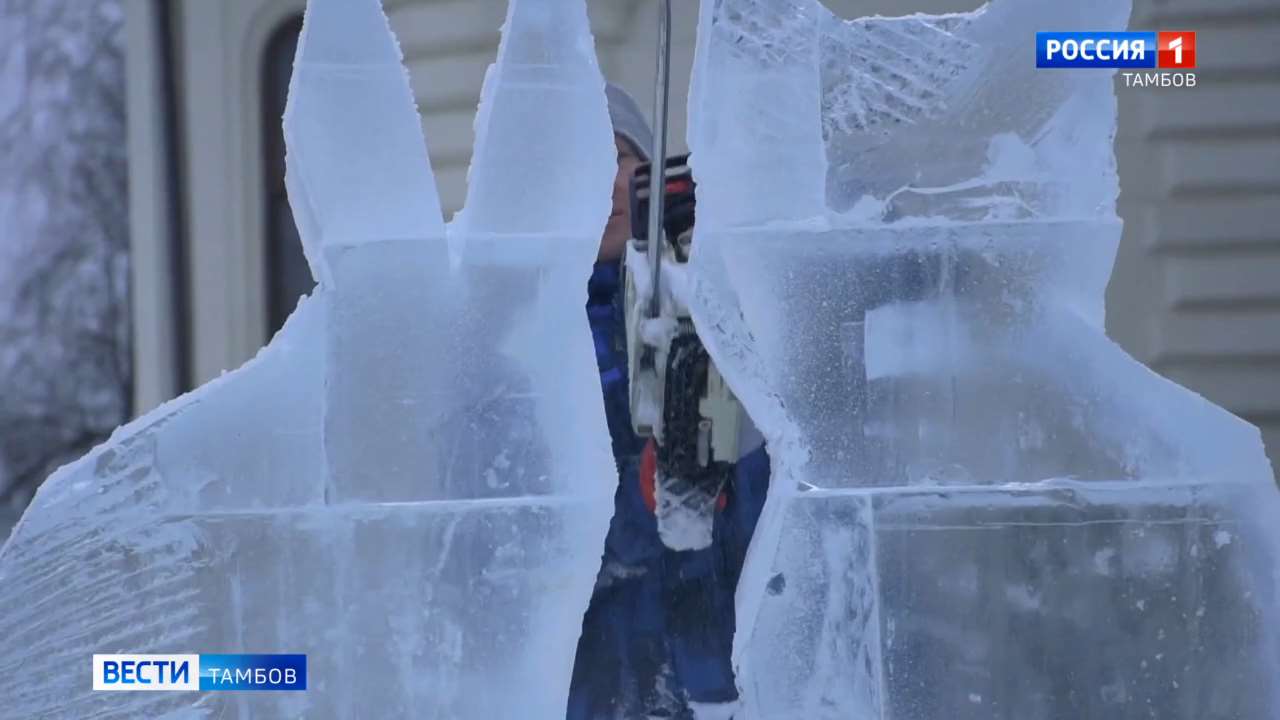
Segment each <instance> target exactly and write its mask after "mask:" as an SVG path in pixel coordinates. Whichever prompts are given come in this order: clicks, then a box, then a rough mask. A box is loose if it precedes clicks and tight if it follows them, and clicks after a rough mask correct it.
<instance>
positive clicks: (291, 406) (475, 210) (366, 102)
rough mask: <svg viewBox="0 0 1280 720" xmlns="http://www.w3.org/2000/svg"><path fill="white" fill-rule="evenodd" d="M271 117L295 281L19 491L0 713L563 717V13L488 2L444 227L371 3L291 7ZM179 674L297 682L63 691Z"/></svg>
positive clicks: (599, 96) (600, 222)
mask: <svg viewBox="0 0 1280 720" xmlns="http://www.w3.org/2000/svg"><path fill="white" fill-rule="evenodd" d="M284 122H285V138H286V143H287V146H288V169H289V171H288V184H289V191H290V201H291V203H292V204H293V207H294V211H295V216H296V217H297V218H298V222H299V227H300V230H301V233H302V238H303V242H304V245H305V248H306V251H307V258H308V261H309V262H310V264H311V268H312V271H313V273H314V274H315V276H316V278H317V280H318V282H319V286H318V288H317V290H316V292H315V293H314V294H313V295H312V296H311V297H309V298H307V299H305V300H304V301H303V302H302V303H301V304H300V305H299V307H298V309H297V310H296V311H295V312H294V314H293V315H292V316H291V317H290V319H289V321H288V322H287V323H286V325H285V327H284V329H283V330H281V332H280V333H279V334H278V335H277V336H276V337H275V338H273V339H272V341H271V343H270V344H269V345H268V346H267V347H266V348H264V349H263V350H262V351H261V352H260V353H259V355H258V357H257V358H255V359H254V360H253V361H251V362H249V363H248V364H246V365H245V366H244V367H242V368H240V369H239V370H236V371H235V372H232V373H230V374H227V375H225V376H223V377H222V378H219V379H218V380H215V381H213V382H212V383H210V384H209V385H207V386H205V387H202V388H200V389H198V390H196V391H194V392H192V393H189V394H187V395H185V396H183V397H181V398H179V399H177V400H174V401H172V402H170V403H167V404H165V405H164V406H162V407H161V408H158V409H157V410H155V411H154V412H152V413H149V414H148V415H146V416H144V417H142V418H139V419H138V420H136V421H134V422H133V423H131V424H129V425H127V426H125V427H122V428H120V429H119V430H117V431H116V433H115V434H114V435H113V436H112V438H111V440H110V441H109V442H108V443H106V444H105V445H103V446H101V447H99V448H97V449H95V450H94V451H92V452H91V453H90V454H89V455H88V456H86V457H85V458H83V459H81V460H80V461H78V462H76V463H73V464H71V465H69V466H67V467H65V468H63V469H61V470H60V471H58V472H57V473H56V474H55V475H54V476H53V477H51V478H50V479H49V480H48V481H47V482H46V483H45V485H44V487H43V488H42V489H41V491H40V493H39V494H38V495H37V496H36V498H35V500H34V501H33V503H32V505H31V507H30V508H29V510H28V511H27V513H26V515H25V516H24V518H23V519H22V521H21V523H20V524H19V526H18V527H17V528H16V529H15V530H14V532H13V535H12V536H11V539H10V540H9V542H8V543H7V544H6V545H5V547H4V548H3V550H2V551H0V671H2V672H0V718H14V719H17V718H22V719H24V720H25V719H27V718H35V717H50V718H52V717H58V718H63V717H65V718H73V717H74V718H85V717H101V718H138V717H161V716H164V717H174V718H178V717H181V718H188V717H210V718H212V717H218V718H250V717H257V718H283V717H308V718H355V717H388V718H392V717H424V718H450V719H453V718H461V719H465V718H476V719H481V718H483V719H485V720H489V719H491V718H556V717H563V716H564V710H565V705H566V698H567V693H568V685H569V676H570V671H571V668H572V664H573V656H574V651H575V648H576V644H577V639H578V634H579V632H580V629H581V621H582V615H583V613H584V611H585V610H586V606H587V601H588V598H589V596H590V593H591V589H592V586H593V584H594V580H595V576H596V572H597V569H598V567H599V556H600V548H601V547H602V546H603V540H604V533H605V530H606V528H607V526H608V523H609V518H610V516H611V514H612V508H613V503H612V496H613V491H614V488H615V487H616V482H617V475H616V470H615V468H614V463H613V459H612V457H611V454H610V450H609V439H608V434H607V429H606V428H607V425H606V423H605V417H604V409H603V405H602V402H601V398H600V391H599V378H598V375H597V372H596V369H595V363H594V353H593V349H592V341H591V337H590V332H589V329H588V325H587V323H586V319H585V317H584V316H583V311H582V306H583V300H584V296H585V284H586V279H587V278H588V276H589V275H590V272H591V267H592V263H593V261H594V258H595V254H596V249H597V247H598V244H599V240H600V236H601V234H602V232H603V229H604V225H605V222H606V219H607V216H608V214H609V211H610V205H611V199H610V188H611V182H612V178H613V173H614V167H615V149H614V145H613V139H612V135H611V130H610V126H609V120H608V114H607V111H606V104H605V96H604V81H603V79H602V77H601V75H600V72H599V69H598V68H597V66H596V61H595V57H594V52H593V49H592V41H591V36H590V33H589V30H588V25H587V22H586V9H585V5H584V4H583V3H582V2H581V0H577V1H576V2H565V1H564V0H512V3H511V7H510V9H509V11H508V16H507V21H506V24H505V25H504V29H503V39H502V45H501V48H500V50H499V54H498V59H497V61H496V63H495V65H494V66H493V67H492V68H491V69H490V71H489V75H488V77H487V80H486V83H485V88H484V100H483V105H482V107H481V111H480V116H479V119H478V121H477V135H478V138H479V139H478V141H477V143H478V144H477V148H476V153H475V158H476V159H475V164H474V166H473V168H472V171H471V176H470V187H469V196H468V202H467V206H466V209H465V210H464V212H463V213H462V214H461V219H460V220H459V221H458V222H456V223H454V224H452V225H450V226H446V224H445V223H444V222H443V219H442V218H441V215H440V206H439V201H438V199H437V195H436V188H435V183H434V179H433V177H432V173H431V168H430V165H429V164H428V159H427V152H426V144H425V142H424V139H423V137H422V134H421V129H420V127H421V126H420V121H419V117H418V113H417V110H416V107H415V105H414V101H413V97H412V95H411V93H410V90H409V84H408V81H407V77H406V74H405V70H404V67H403V66H402V64H401V57H400V53H399V49H398V47H397V45H396V42H395V39H394V37H393V36H392V35H391V32H390V30H389V28H388V25H387V21H386V18H385V16H384V15H383V13H382V11H381V9H380V7H379V4H378V2H377V1H376V0H311V1H310V3H309V5H308V8H307V13H306V16H305V21H304V25H303V31H302V38H301V40H300V43H299V47H298V54H297V58H296V60H295V66H294V78H293V82H292V84H291V86H290V98H289V105H288V110H287V111H286V116H285V121H284ZM522 144H523V146H524V147H523V148H522V147H521V146H522ZM528 148H536V151H535V152H530V151H528ZM566 157H571V158H573V159H574V162H572V163H565V162H562V161H561V159H562V158H566ZM196 170H197V171H198V168H197V169H196ZM513 179H515V180H516V181H515V182H513V181H512V180H513ZM544 181H545V182H544ZM531 198H532V199H531ZM179 652H185V653H263V652H280V653H306V654H307V656H308V660H309V670H310V672H309V677H308V683H309V687H308V689H307V691H306V692H297V693H288V692H285V693H218V694H190V693H179V694H174V693H94V692H92V691H91V685H90V672H89V668H90V659H91V655H92V654H94V653H179ZM77 668H78V669H79V670H77Z"/></svg>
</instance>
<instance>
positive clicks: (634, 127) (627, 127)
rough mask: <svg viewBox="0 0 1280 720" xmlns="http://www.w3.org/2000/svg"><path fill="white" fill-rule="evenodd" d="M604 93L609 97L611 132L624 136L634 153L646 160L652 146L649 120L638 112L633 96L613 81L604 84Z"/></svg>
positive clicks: (638, 108)
mask: <svg viewBox="0 0 1280 720" xmlns="http://www.w3.org/2000/svg"><path fill="white" fill-rule="evenodd" d="M604 94H605V96H606V97H607V98H608V99H609V120H611V121H612V122H613V132H614V133H616V134H618V135H621V136H622V137H624V138H626V140H627V142H629V143H631V147H632V149H633V150H635V151H636V154H637V155H639V156H640V157H641V158H642V159H644V160H648V159H649V153H650V152H651V151H652V148H653V131H652V130H650V129H649V121H648V120H646V119H645V117H644V113H642V112H640V106H639V105H637V104H636V101H635V98H633V97H631V96H630V95H628V94H627V91H626V90H623V89H622V88H620V87H618V86H617V85H614V84H613V83H606V84H605V87H604Z"/></svg>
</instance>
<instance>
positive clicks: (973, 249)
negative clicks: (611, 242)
mask: <svg viewBox="0 0 1280 720" xmlns="http://www.w3.org/2000/svg"><path fill="white" fill-rule="evenodd" d="M1128 15H1129V3H1128V2H1117V1H1116V0H1085V1H1084V2H1072V3H1062V2H1056V1H1052V0H995V2H993V3H990V4H988V5H986V6H984V7H983V8H981V9H979V10H977V11H975V12H971V13H964V14H954V15H945V16H923V15H914V16H907V17H901V18H866V19H860V20H854V21H844V20H841V19H839V18H837V17H835V16H834V15H832V14H831V13H830V12H828V11H827V10H826V9H825V8H824V7H823V6H822V5H821V3H819V2H818V1H817V0H721V1H720V2H715V3H704V4H703V5H702V9H701V17H700V24H699V29H698V47H697V51H696V58H695V63H694V83H693V88H692V90H691V94H690V102H689V127H690V138H689V141H690V148H691V150H692V152H693V155H692V165H693V168H694V173H695V177H696V179H697V181H698V193H699V200H698V203H699V204H698V224H697V226H696V229H695V240H694V243H693V245H694V250H693V257H692V259H691V263H690V288H691V294H692V300H691V305H692V311H693V315H694V320H695V323H696V325H697V327H698V331H699V334H700V335H701V336H702V337H703V339H704V341H705V342H706V344H707V346H708V348H709V350H710V351H711V354H712V356H713V358H714V359H715V361H716V364H717V367H718V368H719V369H720V370H721V372H722V373H723V374H724V375H725V377H726V378H728V380H729V382H730V384H731V385H732V387H733V389H734V391H735V392H736V393H737V395H738V396H739V397H740V398H741V399H742V400H743V402H744V403H745V404H746V406H747V408H748V411H749V412H750V414H751V416H752V418H753V419H754V420H755V421H756V424H757V425H758V426H759V427H760V428H761V430H762V431H763V432H764V434H765V436H766V439H767V441H768V444H769V450H770V455H771V458H772V461H773V468H772V469H773V482H772V486H771V489H770V496H769V500H768V502H767V504H766V507H765V510H764V513H763V515H762V518H761V520H760V523H759V525H758V526H757V530H756V535H755V538H754V539H753V542H752V547H751V551H750V553H749V557H748V560H747V565H746V567H745V568H744V571H743V575H742V580H741V582H740V584H739V590H738V615H737V617H738V634H737V636H736V638H735V648H734V654H735V663H736V665H737V668H738V672H739V681H740V684H741V686H742V690H743V695H744V703H745V708H744V711H743V715H744V716H745V717H750V718H771V719H774V718H776V719H782V718H804V719H805V720H811V719H813V718H857V719H858V720H867V719H871V718H876V719H885V720H887V719H888V718H894V719H895V720H943V719H944V718H945V719H947V720H950V719H951V718H974V719H975V720H976V719H977V718H984V719H986V718H1000V719H1001V720H1049V719H1056V718H1086V717H1087V718H1108V720H1111V719H1113V718H1151V717H1156V718H1161V720H1205V719H1206V718H1214V719H1221V720H1226V719H1227V718H1242V719H1247V720H1263V719H1269V718H1274V717H1277V716H1280V693H1278V691H1277V690H1276V688H1274V687H1273V685H1274V683H1271V682H1270V681H1269V680H1268V678H1273V677H1275V676H1276V675H1277V672H1280V636H1278V634H1277V627H1280V604H1278V603H1280V593H1278V587H1280V582H1278V578H1277V571H1276V563H1277V560H1280V553H1278V550H1280V524H1277V522H1276V518H1280V495H1278V494H1277V491H1276V488H1275V485H1274V477H1273V474H1272V471H1271V468H1270V466H1269V464H1268V462H1267V460H1266V457H1265V455H1264V453H1263V449H1262V444H1261V439H1260V436H1259V433H1258V431H1257V429H1256V428H1253V427H1252V426H1250V425H1248V424H1247V423H1245V422H1243V421H1241V420H1239V419H1238V418H1236V417H1234V416H1232V415H1230V414H1229V413H1227V412H1225V411H1223V410H1221V409H1219V408H1216V407H1214V406H1213V405H1211V404H1210V403H1208V402H1207V401H1205V400H1204V399H1203V398H1200V397H1199V396H1197V395H1195V394H1193V393H1190V392H1188V391H1186V390H1183V389H1182V388H1179V387H1177V386H1176V385H1174V384H1172V383H1170V382H1168V381H1166V380H1164V379H1163V378H1161V377H1159V376H1158V375H1156V374H1155V373H1153V372H1151V371H1150V370H1148V369H1147V368H1145V367H1143V366H1142V365H1140V364H1139V363H1136V362H1135V361H1133V360H1132V359H1131V358H1129V357H1128V356H1127V355H1126V354H1125V353H1124V352H1123V351H1122V350H1121V349H1120V348H1119V347H1118V346H1116V345H1115V344H1114V343H1113V342H1111V341H1110V340H1108V339H1107V338H1106V336H1105V334H1104V331H1103V317H1104V308H1103V295H1104V290H1105V288H1106V283H1107V281H1108V278H1109V276H1110V273H1111V266H1112V263H1113V260H1114V256H1115V252H1116V247H1117V244H1118V242H1119V239H1120V232H1121V223H1120V221H1119V219H1118V218H1117V217H1116V214H1115V199H1116V195H1117V193H1118V185H1117V179H1116V173H1115V161H1114V156H1113V152H1112V147H1111V143H1112V138H1113V136H1114V133H1115V99H1114V96H1113V90H1112V77H1111V73H1109V72H1106V71H1097V70H1068V71H1054V72H1050V71H1037V70H1036V69H1035V67H1034V62H1033V61H1032V60H1031V58H1032V57H1033V56H1034V42H1035V32H1036V31H1037V30H1044V29H1054V28H1088V29H1092V30H1106V29H1122V28H1123V27H1124V26H1125V24H1126V23H1127V20H1128Z"/></svg>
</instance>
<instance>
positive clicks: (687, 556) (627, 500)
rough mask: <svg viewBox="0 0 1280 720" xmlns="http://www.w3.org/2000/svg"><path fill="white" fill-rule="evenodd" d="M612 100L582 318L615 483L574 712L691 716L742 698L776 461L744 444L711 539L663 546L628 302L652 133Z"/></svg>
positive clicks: (628, 104) (579, 719)
mask: <svg viewBox="0 0 1280 720" xmlns="http://www.w3.org/2000/svg"><path fill="white" fill-rule="evenodd" d="M607 96H608V100H609V115H610V118H611V120H612V122H613V129H614V135H615V142H616V144H617V149H618V172H617V175H616V177H615V180H614V187H613V212H612V214H611V215H610V218H609V222H608V224H607V226H606V228H605V232H604V236H603V238H602V239H601V244H600V254H599V257H598V260H597V263H596V266H595V269H594V272H593V273H592V276H591V279H590V282H589V283H588V301H587V316H588V319H589V321H590V324H591V332H592V335H593V337H594V340H595V349H596V360H597V363H598V365H599V369H600V382H601V387H602V390H603V393H604V403H605V411H606V416H607V418H608V422H609V434H610V438H611V440H612V443H613V454H614V458H615V460H616V461H617V465H618V472H619V478H620V482H619V485H618V490H617V494H616V497H615V511H614V517H613V521H612V524H611V525H610V528H609V534H608V537H607V539H606V541H605V548H604V557H603V563H602V566H601V569H600V574H599V577H598V578H597V580H596V587H595V591H594V594H593V596H592V599H591V604H590V607H589V608H588V610H587V613H586V616H585V618H584V620H583V629H582V637H581V639H580V641H579V644H578V656H577V661H576V663H575V667H574V672H573V682H572V687H571V690H570V698H569V710H568V717H569V718H571V720H586V719H588V718H604V717H609V718H613V717H648V716H657V717H664V716H665V717H690V716H691V713H692V708H696V707H698V706H704V707H705V706H721V707H723V708H724V711H725V713H727V712H729V711H730V708H731V707H732V703H733V702H734V701H735V700H736V699H737V690H736V688H735V685H734V678H733V670H732V667H731V664H730V651H731V649H732V643H733V631H734V590H735V588H736V586H737V581H738V574H739V572H740V571H741V568H742V562H743V558H744V557H745V554H746V549H747V544H748V542H749V541H750V538H751V533H752V531H753V530H754V528H755V524H756V520H757V518H758V517H759V513H760V508H761V506H762V504H763V502H764V496H765V490H766V488H767V485H768V475H769V461H768V457H767V456H766V455H765V451H764V446H763V442H762V441H761V440H760V439H759V437H758V435H757V436H755V438H754V439H749V440H748V441H747V442H744V443H742V444H741V447H742V449H743V450H744V451H746V452H745V453H744V455H743V456H742V458H741V460H740V461H739V462H738V463H737V466H736V468H735V469H734V471H733V473H732V475H731V477H730V479H729V481H728V482H727V483H726V485H725V489H724V492H723V494H722V499H721V501H720V502H719V503H718V506H717V508H718V509H717V511H716V514H715V518H714V526H713V535H712V542H711V545H710V546H709V547H706V548H703V549H699V550H685V551H675V550H672V549H670V548H668V547H666V546H665V545H664V544H663V542H662V540H661V538H660V537H659V533H658V526H657V521H656V519H655V516H654V513H653V509H652V508H653V478H652V473H653V469H652V464H651V463H642V455H643V454H644V451H645V441H644V440H643V439H642V438H640V437H638V436H637V435H636V433H635V432H634V430H633V426H632V418H631V409H630V402H629V392H628V380H627V354H626V347H625V344H626V342H625V337H624V329H623V307H622V300H623V298H622V265H621V263H622V257H623V253H624V251H625V248H626V244H627V241H628V240H629V238H630V236H631V217H630V184H631V182H630V181H631V177H632V175H633V173H634V172H635V170H636V168H637V167H638V166H640V165H641V164H642V163H644V162H647V160H648V150H647V149H648V148H649V147H650V146H651V132H650V129H649V126H648V123H647V122H646V121H645V119H644V116H643V115H642V114H641V112H640V110H639V108H638V107H637V106H636V103H635V101H634V100H633V99H632V98H631V97H630V96H629V95H627V93H626V92H625V91H623V90H622V89H620V88H618V87H616V86H613V85H610V86H609V87H608V88H607ZM650 452H651V451H650ZM642 465H645V467H644V469H643V470H642V467H641V466H642ZM707 709H710V708H707Z"/></svg>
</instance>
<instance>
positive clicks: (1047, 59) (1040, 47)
mask: <svg viewBox="0 0 1280 720" xmlns="http://www.w3.org/2000/svg"><path fill="white" fill-rule="evenodd" d="M1036 67H1037V68H1047V69H1073V68H1106V69H1116V70H1121V71H1122V72H1121V73H1120V77H1121V79H1122V80H1123V82H1124V84H1125V87H1179V88H1188V87H1195V86H1196V75H1195V73H1194V72H1192V71H1194V70H1195V68H1196V34H1195V32H1194V31H1191V30H1177V31H1160V32H1155V31H1132V32H1131V31H1114V32H1087V31H1069V32H1038V33H1036Z"/></svg>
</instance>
